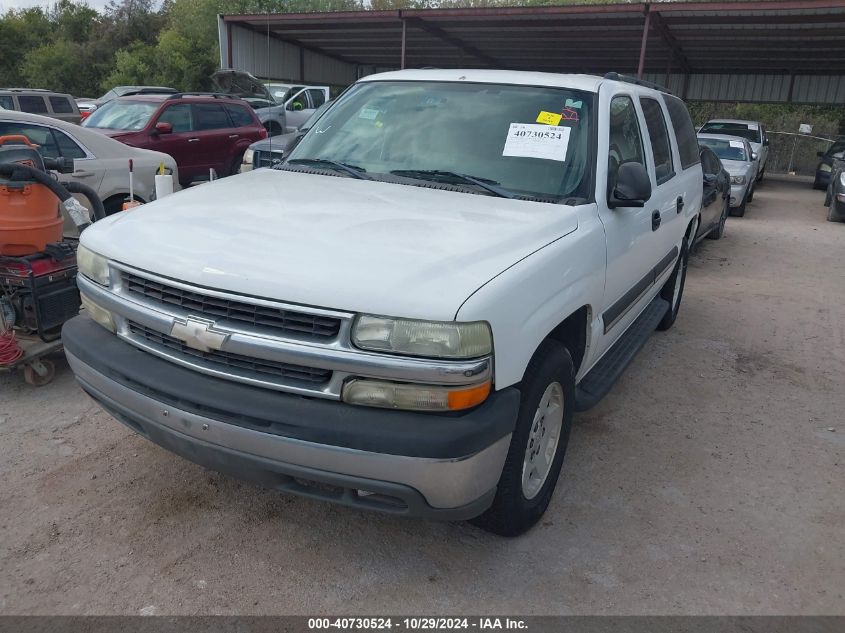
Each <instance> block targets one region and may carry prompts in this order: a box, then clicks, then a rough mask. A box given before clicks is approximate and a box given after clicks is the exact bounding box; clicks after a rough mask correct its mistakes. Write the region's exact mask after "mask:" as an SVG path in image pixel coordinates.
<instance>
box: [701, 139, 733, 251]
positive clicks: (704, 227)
mask: <svg viewBox="0 0 845 633" xmlns="http://www.w3.org/2000/svg"><path fill="white" fill-rule="evenodd" d="M699 155H700V156H701V168H702V171H703V172H704V195H703V197H702V199H701V224H699V225H698V231H697V232H696V234H695V242H698V241H699V240H701V239H703V238H705V237H709V238H710V239H711V240H718V239H719V238H720V237H722V235H724V234H725V222H726V221H727V219H728V211H730V200H731V177H730V174H728V172H727V171H725V168H724V167H723V166H722V161H721V160H719V157H718V156H716V154H715V153H714V152H713V150H712V149H710V148H709V147H700V148H699Z"/></svg>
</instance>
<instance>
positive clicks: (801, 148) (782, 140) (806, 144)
mask: <svg viewBox="0 0 845 633" xmlns="http://www.w3.org/2000/svg"><path fill="white" fill-rule="evenodd" d="M768 134H769V158H768V161H767V162H766V171H767V172H769V173H789V172H795V173H796V174H799V175H802V176H812V175H814V174H815V173H816V167H817V166H818V164H819V157H818V152H824V151H827V149H828V148H829V147H830V145H831V143H833V141H834V140H836V139H832V138H825V137H820V136H812V135H809V134H795V133H792V132H774V131H772V130H769V132H768Z"/></svg>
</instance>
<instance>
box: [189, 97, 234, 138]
mask: <svg viewBox="0 0 845 633" xmlns="http://www.w3.org/2000/svg"><path fill="white" fill-rule="evenodd" d="M192 107H193V109H194V130H196V131H197V132H201V131H204V130H206V131H207V130H220V129H223V128H227V127H232V122H231V121H229V115H228V114H226V110H224V109H223V106H222V105H219V104H217V103H195V104H193V106H192Z"/></svg>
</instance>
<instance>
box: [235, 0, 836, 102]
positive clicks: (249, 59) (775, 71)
mask: <svg viewBox="0 0 845 633" xmlns="http://www.w3.org/2000/svg"><path fill="white" fill-rule="evenodd" d="M646 22H648V24H649V30H648V36H647V39H646V42H647V46H646V51H645V57H644V59H643V65H644V71H645V73H647V74H648V75H649V76H650V77H652V78H653V79H655V80H656V81H657V82H658V83H662V82H663V81H664V80H665V79H666V75H667V73H669V75H670V81H669V83H670V87H671V88H672V89H673V91H675V92H676V93H678V94H681V95H682V96H683V95H686V97H687V98H691V99H717V100H723V99H724V100H741V101H775V102H782V101H789V100H790V99H791V100H792V101H796V102H805V103H819V102H821V103H835V102H836V101H835V100H840V101H839V102H841V97H842V92H841V90H842V87H841V80H840V76H841V75H845V0H777V1H774V2H772V1H765V2H761V1H742V2H675V3H671V2H665V3H664V2H660V3H646V4H643V3H632V4H608V5H566V6H561V7H545V6H543V7H535V6H531V7H488V8H463V9H432V10H396V11H354V12H340V13H299V14H278V15H227V16H222V18H221V53H222V57H223V60H222V61H223V64H224V65H229V66H234V67H238V68H243V69H245V70H251V71H253V72H254V73H255V74H259V75H261V76H272V77H282V78H291V79H300V80H301V79H303V77H304V78H305V79H308V80H311V81H320V82H326V83H335V84H342V83H349V82H351V81H353V80H354V79H355V78H356V77H357V76H360V74H362V73H367V72H368V71H369V70H368V69H371V68H398V67H400V66H401V60H402V58H403V35H402V34H403V28H404V31H405V37H404V61H405V66H406V67H410V68H413V67H424V66H436V67H442V68H456V67H468V68H491V67H496V68H505V69H512V70H541V71H550V72H587V73H599V74H603V73H605V72H607V71H609V70H614V71H618V72H623V73H629V74H636V73H637V71H638V65H639V61H640V46H641V43H642V39H643V29H644V27H645V25H646ZM268 31H269V38H270V39H271V41H272V43H271V47H270V48H271V55H270V61H269V62H267V61H266V59H267V44H266V40H267V38H268ZM229 40H231V42H232V46H231V48H230V47H229V46H228V41H229ZM262 46H263V48H262ZM291 47H293V48H291ZM300 50H303V51H305V53H303V55H304V56H305V60H306V61H305V62H303V63H302V64H301V63H300V61H299V51H300ZM262 56H263V57H264V61H262ZM259 69H260V71H259ZM303 71H304V75H303ZM679 75H682V76H686V75H689V79H684V78H681V79H678V78H677V77H678V76H679ZM805 76H818V79H810V78H808V77H805ZM792 77H795V79H794V80H793V79H792ZM799 79H800V80H799Z"/></svg>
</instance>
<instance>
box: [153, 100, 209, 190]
mask: <svg viewBox="0 0 845 633" xmlns="http://www.w3.org/2000/svg"><path fill="white" fill-rule="evenodd" d="M156 123H169V124H170V125H171V126H172V127H173V131H172V132H170V133H167V134H164V133H157V132H155V131H152V132H151V134H152V135H153V137H152V141H151V143H150V145H149V149H154V150H156V151H157V152H164V153H165V154H170V155H171V156H172V157H173V159H174V160H175V161H176V165H177V166H178V167H179V181H180V182H181V183H182V185H183V186H184V185H186V184H188V183H190V182H191V181H192V180H193V179H194V178H195V177H197V176H198V175H199V174H200V173H201V172H202V150H201V148H200V147H199V142H198V141H195V140H193V139H194V138H195V136H194V130H193V127H194V124H193V116H192V114H191V104H189V103H172V104H170V105H168V106H167V107H166V108H164V110H162V111H161V114H159V116H158V119H156V120H155V121H153V123H152V125H153V129H154V128H155V125H156Z"/></svg>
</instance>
